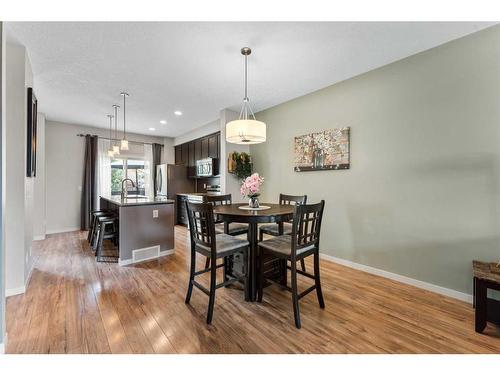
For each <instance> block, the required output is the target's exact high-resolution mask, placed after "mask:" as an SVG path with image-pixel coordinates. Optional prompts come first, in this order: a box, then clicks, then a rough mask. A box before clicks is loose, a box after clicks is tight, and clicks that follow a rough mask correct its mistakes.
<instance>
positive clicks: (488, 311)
mask: <svg viewBox="0 0 500 375" xmlns="http://www.w3.org/2000/svg"><path fill="white" fill-rule="evenodd" d="M472 269H473V275H474V280H473V281H474V295H473V304H474V307H475V309H476V318H475V329H476V332H479V333H481V332H483V330H484V329H485V328H486V323H487V322H491V323H495V324H498V325H500V301H497V300H494V299H491V298H488V289H494V290H500V274H499V273H495V272H492V271H491V270H490V264H489V263H486V262H480V261H477V260H474V261H473V262H472Z"/></svg>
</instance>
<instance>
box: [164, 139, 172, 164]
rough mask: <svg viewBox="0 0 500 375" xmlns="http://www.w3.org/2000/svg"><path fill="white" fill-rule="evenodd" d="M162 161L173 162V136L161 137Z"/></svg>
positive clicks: (165, 162)
mask: <svg viewBox="0 0 500 375" xmlns="http://www.w3.org/2000/svg"><path fill="white" fill-rule="evenodd" d="M163 163H164V164H175V149H174V138H167V137H165V138H164V139H163Z"/></svg>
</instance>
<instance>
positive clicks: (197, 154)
mask: <svg viewBox="0 0 500 375" xmlns="http://www.w3.org/2000/svg"><path fill="white" fill-rule="evenodd" d="M193 142H194V162H195V164H196V160H200V159H203V158H202V157H201V138H199V139H196V140H194V141H193Z"/></svg>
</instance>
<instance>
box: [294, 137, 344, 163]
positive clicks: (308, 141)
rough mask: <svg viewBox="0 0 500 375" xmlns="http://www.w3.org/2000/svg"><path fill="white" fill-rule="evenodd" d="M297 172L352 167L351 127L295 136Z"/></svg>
mask: <svg viewBox="0 0 500 375" xmlns="http://www.w3.org/2000/svg"><path fill="white" fill-rule="evenodd" d="M294 151H295V160H294V170H295V172H307V171H325V170H335V169H349V168H350V164H351V163H350V128H349V127H345V128H337V129H330V130H323V131H320V132H317V133H309V134H306V135H301V136H298V137H295V145H294Z"/></svg>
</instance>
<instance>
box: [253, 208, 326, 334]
mask: <svg viewBox="0 0 500 375" xmlns="http://www.w3.org/2000/svg"><path fill="white" fill-rule="evenodd" d="M324 207H325V201H324V200H322V201H321V202H320V203H317V204H307V205H306V204H304V205H296V206H295V209H294V215H293V222H292V233H291V235H286V234H284V235H281V236H275V237H273V238H271V239H268V240H264V241H262V242H259V250H260V257H259V263H260V267H259V277H258V287H259V288H258V295H257V300H258V301H259V302H262V297H263V289H264V281H265V274H264V272H263V258H264V256H265V255H266V254H271V255H273V256H275V257H278V258H281V259H286V260H290V263H291V265H290V266H289V267H287V268H288V269H290V271H291V287H289V286H288V285H285V286H283V285H281V284H280V286H281V287H284V288H285V289H287V290H288V291H290V292H291V293H292V304H293V313H294V318H295V326H296V327H297V328H300V327H301V323H300V311H299V300H300V299H301V298H302V297H304V296H305V295H307V294H309V293H310V292H312V291H313V290H316V295H317V297H318V302H319V306H320V307H321V308H322V309H324V308H325V302H324V299H323V293H322V292H321V281H320V275H319V238H320V232H321V221H322V219H323V210H324ZM310 255H313V256H314V274H309V273H307V272H304V271H301V270H298V269H297V260H300V259H304V258H306V257H308V256H310ZM297 274H300V275H303V276H306V277H308V278H311V279H313V280H314V285H312V286H311V287H309V288H307V289H306V290H304V291H303V292H301V293H299V292H298V289H297ZM267 281H270V282H275V281H273V280H272V279H267Z"/></svg>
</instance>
